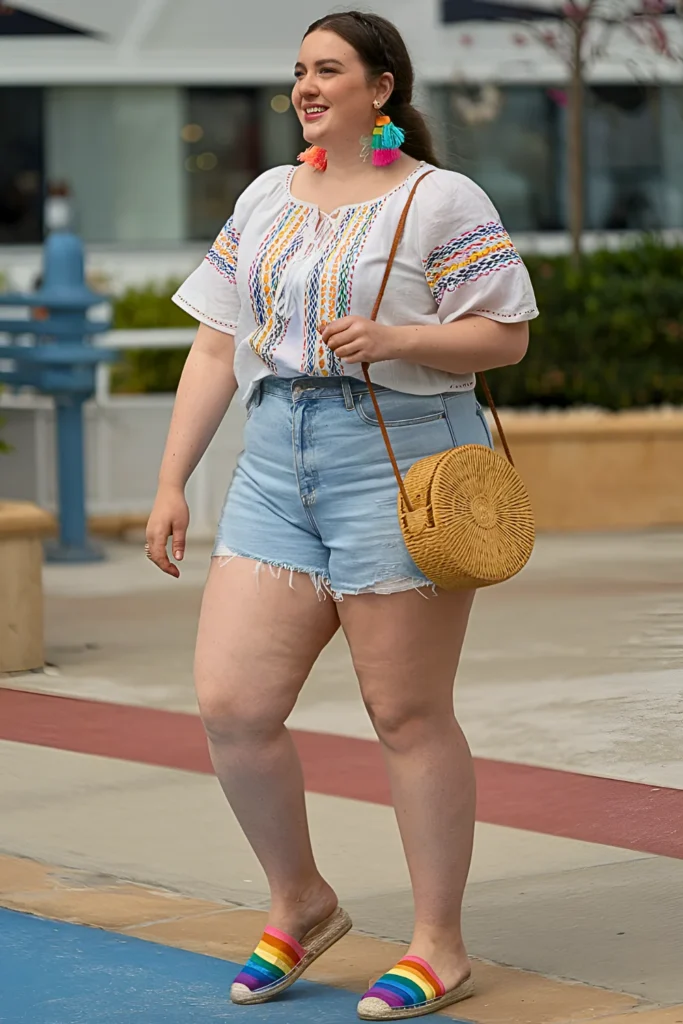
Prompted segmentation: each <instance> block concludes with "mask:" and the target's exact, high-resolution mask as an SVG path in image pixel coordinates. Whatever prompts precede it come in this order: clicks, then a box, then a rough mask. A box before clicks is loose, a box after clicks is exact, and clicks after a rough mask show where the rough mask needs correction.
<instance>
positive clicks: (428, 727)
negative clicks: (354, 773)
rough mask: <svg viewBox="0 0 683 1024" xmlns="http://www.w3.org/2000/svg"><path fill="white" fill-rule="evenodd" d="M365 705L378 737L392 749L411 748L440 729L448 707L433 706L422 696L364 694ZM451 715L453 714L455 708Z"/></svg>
mask: <svg viewBox="0 0 683 1024" xmlns="http://www.w3.org/2000/svg"><path fill="white" fill-rule="evenodd" d="M364 702H365V706H366V708H367V711H368V714H369V715H370V719H371V721H372V724H373V727H374V729H375V732H376V733H377V736H378V737H379V739H380V740H381V741H382V743H383V744H384V745H385V746H386V747H389V748H390V749H392V750H396V751H400V750H409V749H411V748H413V747H416V746H420V745H421V744H423V743H426V742H428V741H429V739H430V737H433V736H434V734H435V732H437V731H439V730H440V729H441V728H442V726H443V723H444V718H447V717H448V716H449V712H448V709H443V708H438V707H434V706H433V705H432V704H431V703H430V702H429V701H427V700H425V699H424V698H422V697H420V696H419V695H415V696H411V697H410V698H396V697H387V696H386V695H385V696H382V697H374V696H372V695H365V697H364ZM450 717H453V712H452V709H451V711H450Z"/></svg>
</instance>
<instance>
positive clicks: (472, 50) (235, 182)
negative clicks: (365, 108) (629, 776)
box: [0, 0, 683, 290]
mask: <svg viewBox="0 0 683 1024" xmlns="http://www.w3.org/2000/svg"><path fill="white" fill-rule="evenodd" d="M13 6H14V7H15V8H16V9H17V10H18V11H26V12H28V13H29V14H31V15H32V16H35V17H36V18H42V19H44V21H45V23H46V25H50V24H52V25H56V26H57V28H56V29H55V30H54V31H55V32H58V31H59V29H60V27H61V28H62V29H63V28H64V26H66V27H67V28H68V27H72V28H73V27H75V28H76V29H78V30H80V31H81V32H82V33H86V34H70V35H61V34H49V35H48V34H45V35H42V34H35V35H2V34H0V274H4V276H5V277H6V278H9V279H10V281H11V283H12V284H13V285H15V286H19V287H26V286H27V285H30V284H31V282H32V280H34V279H35V274H36V272H37V267H38V264H39V255H40V244H41V241H42V237H43V222H42V210H43V197H44V194H45V190H46V188H47V187H48V186H50V187H55V186H58V185H62V184H63V185H65V186H66V187H67V188H68V189H69V190H70V192H71V193H72V195H73V197H74V208H75V211H76V226H77V229H78V230H79V231H80V232H81V233H82V235H83V237H84V239H85V241H86V243H87V245H88V251H89V255H90V264H89V266H90V269H91V270H93V269H94V270H95V271H96V272H97V273H99V274H101V275H102V276H103V277H105V278H106V280H107V284H108V286H109V287H113V288H114V289H115V290H119V289H121V288H124V287H125V286H127V285H130V284H136V285H139V286H142V285H144V284H145V283H147V282H149V281H160V280H163V279H166V278H170V277H178V276H180V275H183V274H185V273H186V272H187V271H188V270H189V269H191V267H192V266H193V265H194V264H195V263H196V262H197V260H198V259H199V258H200V257H201V254H202V253H203V251H204V250H205V248H206V245H207V243H208V242H209V241H210V240H211V239H212V238H213V237H214V235H215V234H216V233H217V231H218V230H219V229H220V227H221V226H222V224H223V223H224V221H225V219H226V218H227V216H228V215H229V214H230V212H231V210H232V207H233V204H234V201H235V198H236V196H237V195H238V194H239V192H240V191H241V190H242V189H243V188H244V187H245V186H246V185H247V184H248V182H249V181H250V180H252V178H253V177H255V176H256V175H257V174H258V173H260V172H261V171H262V170H264V169H266V168H267V167H269V166H272V165H274V164H278V163H288V162H292V161H293V160H295V159H296V155H297V153H298V152H299V150H300V149H301V148H302V147H301V143H302V140H301V133H300V129H299V125H298V122H297V120H296V118H295V116H294V114H293V111H292V110H291V108H290V105H289V101H288V94H289V92H290V89H291V84H292V68H293V64H294V60H295V58H296V53H297V48H298V45H299V42H300V39H301V37H302V35H303V33H304V31H305V29H306V27H307V25H308V24H309V23H310V22H312V21H313V20H315V19H316V18H318V17H320V16H321V15H322V14H324V13H327V11H328V10H330V9H343V8H340V7H336V6H335V7H332V6H330V7H328V6H327V5H326V3H325V2H324V0H323V3H322V4H321V2H320V0H289V2H288V3H287V4H284V3H276V2H275V0H251V2H249V3H240V2H237V0H116V3H111V2H109V0H30V2H28V0H27V2H25V3H24V2H23V0H16V3H15V4H14V5H13ZM363 6H364V9H367V7H366V6H365V5H363ZM372 9H374V10H375V11H376V12H377V13H379V14H383V15H385V16H386V17H389V18H391V19H392V20H393V21H394V22H395V23H396V24H397V25H398V27H399V28H400V29H401V31H402V32H403V34H404V37H405V39H406V41H407V43H408V45H409V48H410V50H411V53H412V56H413V60H414V62H415V66H416V71H417V76H418V90H417V96H416V100H417V103H418V105H419V106H420V107H421V108H422V109H423V110H424V111H425V112H426V114H427V115H428V117H429V120H430V124H431V126H432V128H433V131H434V134H435V137H436V140H437V143H438V146H439V150H440V153H441V157H442V160H443V162H444V163H445V164H446V165H447V166H449V167H452V168H453V169H456V170H459V171H462V172H463V173H465V174H468V175H470V176H471V177H473V178H474V179H475V180H477V181H478V182H479V183H480V184H481V185H482V186H483V187H484V188H485V189H486V190H487V191H488V192H489V194H490V195H491V196H492V198H493V200H494V202H495V203H496V205H497V206H498V208H499V210H500V212H501V215H502V217H503V220H504V221H505V222H506V224H507V226H508V228H509V229H510V230H511V231H512V232H513V233H514V234H515V236H516V238H517V239H518V240H519V242H520V245H521V246H522V247H524V246H526V247H527V248H530V247H539V246H540V247H546V248H548V249H552V248H557V247H561V246H562V245H563V239H564V227H565V223H566V204H565V199H564V196H565V192H566V188H565V179H566V167H567V156H566V144H565V133H566V123H565V122H566V106H565V101H566V97H565V96H564V92H563V88H564V85H565V80H566V71H565V69H564V68H563V66H562V64H561V63H559V62H558V61H557V59H556V58H555V57H554V56H553V55H552V53H550V52H549V51H548V50H547V49H546V48H544V47H543V46H542V45H540V44H538V43H536V42H534V41H533V39H532V38H531V37H530V36H528V35H527V34H526V33H525V31H524V29H523V28H522V27H519V28H517V27H515V26H511V25H507V24H505V25H503V24H467V25H447V24H445V23H444V21H443V17H442V13H443V12H442V5H441V0H374V3H373V4H372ZM47 30H48V29H47V28H46V31H47ZM668 30H669V32H670V34H671V39H672V44H673V49H674V50H678V51H680V52H682V53H683V33H682V32H681V25H680V22H679V21H678V20H677V19H671V22H670V24H669V26H668ZM87 33H89V34H87ZM588 80H589V88H588V90H587V119H586V208H587V223H588V228H589V230H590V231H592V232H594V233H598V234H599V235H604V234H605V233H618V232H623V231H629V230H636V231H641V230H660V229H675V230H679V229H683V62H682V61H680V60H676V59H669V58H666V57H655V56H653V55H652V54H651V53H650V51H649V50H647V49H646V48H644V47H642V46H639V45H638V44H636V43H635V42H634V41H631V40H629V39H628V37H627V36H626V35H622V36H619V35H618V34H616V35H615V37H614V40H613V42H612V45H611V47H610V50H609V52H608V55H607V56H606V58H605V59H603V60H602V61H601V62H600V63H598V64H596V65H595V66H594V67H592V68H591V69H590V71H589V75H588Z"/></svg>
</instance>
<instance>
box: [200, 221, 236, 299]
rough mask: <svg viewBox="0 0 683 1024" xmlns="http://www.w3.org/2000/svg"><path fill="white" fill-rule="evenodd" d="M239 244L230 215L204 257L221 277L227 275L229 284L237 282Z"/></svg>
mask: <svg viewBox="0 0 683 1024" xmlns="http://www.w3.org/2000/svg"><path fill="white" fill-rule="evenodd" d="M239 244H240V236H239V231H237V229H236V228H235V223H234V220H233V218H232V217H230V219H229V220H228V222H227V224H226V225H225V227H224V228H223V230H222V231H221V233H220V235H219V236H218V238H217V239H216V241H215V242H214V243H213V245H212V246H211V248H210V249H209V251H208V253H207V254H206V259H207V260H208V261H209V263H211V265H212V266H214V267H215V268H216V270H217V271H218V273H219V274H222V275H223V277H227V279H228V281H229V282H230V284H236V283H237V280H236V274H237V251H238V249H239Z"/></svg>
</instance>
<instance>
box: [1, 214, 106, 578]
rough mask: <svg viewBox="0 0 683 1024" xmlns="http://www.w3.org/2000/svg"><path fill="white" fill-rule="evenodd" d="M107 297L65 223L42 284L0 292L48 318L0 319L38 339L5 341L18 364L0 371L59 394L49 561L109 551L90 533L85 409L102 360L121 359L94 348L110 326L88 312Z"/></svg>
mask: <svg viewBox="0 0 683 1024" xmlns="http://www.w3.org/2000/svg"><path fill="white" fill-rule="evenodd" d="M102 301H103V297H102V296H100V295H96V294H95V293H94V292H92V291H91V290H90V289H89V288H88V287H87V285H86V283H85V270H84V253H83V243H82V242H81V240H80V238H78V236H77V235H74V234H72V233H71V232H70V231H65V230H55V231H53V232H52V233H51V234H50V235H49V236H48V238H47V241H46V243H45V248H44V259H43V283H42V286H41V288H40V289H39V290H38V291H37V292H35V293H34V294H32V295H0V306H2V305H18V306H19V305H24V306H29V307H33V308H35V307H42V308H44V309H46V310H47V312H48V317H47V319H40V320H38V319H35V318H34V319H32V320H3V319H0V333H1V332H3V331H5V332H7V333H9V334H10V336H15V335H20V334H34V335H35V342H36V343H35V345H33V346H17V345H2V344H0V359H3V358H4V359H10V360H12V362H13V363H14V365H15V368H14V369H13V370H8V371H0V380H4V381H6V382H7V383H8V384H10V385H12V386H19V387H22V386H29V387H34V388H36V389H37V390H38V391H41V392H42V393H43V394H47V395H52V396H53V398H54V401H55V412H56V424H55V427H56V447H57V486H58V497H59V540H58V541H57V542H56V543H52V544H50V543H49V544H47V545H46V551H45V554H46V558H47V559H48V560H49V561H55V562H93V561H99V560H100V559H102V558H104V552H103V550H102V549H101V548H100V547H99V546H97V545H95V544H94V543H93V542H92V541H91V540H90V539H89V537H88V533H87V520H86V486H85V452H84V449H85V438H84V416H83V406H84V403H85V402H86V401H87V400H88V399H89V398H91V397H92V396H93V394H94V393H95V368H96V366H97V363H98V362H104V361H106V362H112V361H113V360H114V359H115V358H116V353H115V352H114V351H112V350H110V349H107V350H105V349H96V348H94V347H93V345H92V343H91V342H92V337H93V335H95V334H99V333H101V332H102V331H105V330H107V329H108V327H109V324H108V323H102V322H99V323H95V322H93V321H92V320H90V319H88V316H87V312H88V310H89V309H90V308H91V307H92V306H95V305H98V304H100V303H101V302H102Z"/></svg>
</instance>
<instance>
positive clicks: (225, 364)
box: [159, 324, 237, 491]
mask: <svg viewBox="0 0 683 1024" xmlns="http://www.w3.org/2000/svg"><path fill="white" fill-rule="evenodd" d="M234 357H235V344H234V338H233V336H232V335H230V334H225V333H223V332H222V331H217V330H215V329H214V328H213V327H207V325H206V324H200V325H199V330H198V331H197V335H196V337H195V340H194V342H193V344H192V348H191V349H190V354H189V355H188V357H187V361H186V362H185V366H184V367H183V372H182V375H181V377H180V382H179V384H178V391H177V393H176V399H175V403H174V405H173V416H172V417H171V425H170V427H169V430H168V438H167V440H166V448H165V450H164V457H163V459H162V462H161V470H160V471H159V487H175V488H177V489H179V490H181V491H184V490H185V485H186V484H187V481H188V480H189V479H190V477H191V475H192V473H193V472H194V470H195V469H196V467H197V465H198V463H199V461H200V459H201V457H202V455H203V454H204V452H205V451H206V449H207V448H208V447H209V442H210V441H211V439H212V437H213V436H214V434H215V433H216V431H217V429H218V426H219V424H220V422H221V420H222V419H223V417H224V416H225V414H226V412H227V411H228V406H229V405H230V402H231V401H232V399H233V396H234V394H235V392H236V391H237V381H236V380H235V374H234V372H233V361H234Z"/></svg>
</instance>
